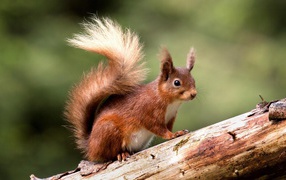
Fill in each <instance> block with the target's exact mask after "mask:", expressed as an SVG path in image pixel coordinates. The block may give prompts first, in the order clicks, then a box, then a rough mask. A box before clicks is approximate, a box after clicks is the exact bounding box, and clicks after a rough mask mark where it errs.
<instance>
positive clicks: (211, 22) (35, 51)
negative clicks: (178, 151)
mask: <svg viewBox="0 0 286 180" xmlns="http://www.w3.org/2000/svg"><path fill="white" fill-rule="evenodd" d="M285 12H286V1H283V0H277V1H267V0H233V1H228V0H221V1H205V0H204V1H201V0H190V1H189V0H177V1H171V0H157V1H154V0H145V1H141V2H139V1H132V0H122V1H116V0H109V1H104V0H99V1H92V0H83V1H76V0H64V1H57V0H50V1H46V0H38V1H32V0H26V1H7V0H3V1H1V3H0V86H1V87H0V123H1V124H0V179H28V178H29V175H30V174H32V173H34V174H35V175H37V176H39V177H49V176H51V175H54V174H57V173H61V172H64V171H66V170H71V169H74V168H75V167H76V166H77V164H78V162H79V161H80V160H81V159H82V156H81V154H80V152H79V151H78V150H76V149H75V144H74V141H73V137H72V134H71V132H70V131H69V130H68V129H67V128H66V127H65V126H66V125H67V124H68V123H67V122H66V121H65V120H64V118H63V110H64V106H65V101H66V99H67V94H68V91H69V89H70V88H71V87H72V86H73V84H75V83H76V82H78V81H79V80H80V78H81V76H82V74H83V72H84V71H85V72H86V71H88V70H89V69H90V68H91V67H92V66H93V65H95V63H96V61H97V60H100V59H102V57H101V56H98V55H94V54H92V53H88V52H84V51H83V50H79V49H75V48H72V47H70V46H68V45H67V43H66V39H67V38H70V37H72V35H73V34H74V33H79V32H81V26H80V25H79V24H80V23H82V22H83V21H84V20H87V19H88V18H89V17H90V16H91V15H92V14H97V15H98V16H109V17H111V18H112V19H115V20H116V21H118V22H119V23H120V24H121V25H122V26H124V27H129V28H131V29H132V30H133V31H135V32H137V33H138V34H139V35H140V37H141V42H143V43H144V46H145V49H144V50H145V53H146V56H145V59H146V60H147V61H148V64H147V65H148V67H150V68H151V71H150V74H149V79H148V81H151V80H153V79H154V78H155V77H156V76H157V75H158V73H159V61H158V60H157V54H158V51H159V48H160V46H161V45H164V46H166V47H168V49H169V50H170V52H171V55H172V56H173V59H174V61H175V65H176V66H184V65H185V59H186V55H187V53H188V51H189V48H190V47H191V46H194V47H195V48H196V52H197V62H196V65H195V68H194V70H193V75H194V77H195V78H196V82H197V88H198V92H199V94H198V97H197V98H196V99H195V100H194V101H192V102H189V103H185V104H184V105H183V106H182V107H181V109H180V111H179V114H178V118H177V121H176V123H175V129H174V130H178V129H185V128H187V129H189V130H192V131H193V130H196V129H199V128H201V127H204V126H207V125H210V124H214V123H216V122H218V121H222V120H224V119H227V118H230V117H232V116H235V115H238V114H241V113H244V112H246V111H249V110H251V109H252V108H254V107H255V104H257V103H258V102H259V101H260V99H259V96H258V95H262V96H263V97H264V98H265V99H266V100H273V99H281V98H285V97H286V93H285V89H286V81H285V79H286V75H285V67H286V61H285V54H286V18H285V17H286V16H285Z"/></svg>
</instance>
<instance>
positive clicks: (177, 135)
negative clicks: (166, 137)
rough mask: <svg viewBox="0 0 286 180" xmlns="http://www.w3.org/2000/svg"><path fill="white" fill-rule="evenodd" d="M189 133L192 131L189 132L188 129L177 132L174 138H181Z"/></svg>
mask: <svg viewBox="0 0 286 180" xmlns="http://www.w3.org/2000/svg"><path fill="white" fill-rule="evenodd" d="M189 132H190V131H189V130H187V129H184V130H180V131H177V132H175V133H174V137H173V138H176V137H179V136H182V135H185V134H188V133H189Z"/></svg>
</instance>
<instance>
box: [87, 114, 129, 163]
mask: <svg viewBox="0 0 286 180" xmlns="http://www.w3.org/2000/svg"><path fill="white" fill-rule="evenodd" d="M122 136H123V134H122V132H121V131H120V130H119V129H118V128H117V126H116V124H115V123H114V122H113V121H110V120H107V119H100V120H97V121H96V123H95V124H94V125H93V128H92V131H91V134H90V137H89V143H88V146H89V147H88V152H87V157H88V159H89V160H90V161H96V162H107V161H113V160H116V159H118V156H117V155H118V154H120V153H121V152H123V151H122V142H123V137H122ZM121 154H122V153H121ZM121 157H122V158H123V159H124V158H125V157H128V154H125V156H121ZM125 159H126V158H125Z"/></svg>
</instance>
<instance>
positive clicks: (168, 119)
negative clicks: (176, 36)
mask: <svg viewBox="0 0 286 180" xmlns="http://www.w3.org/2000/svg"><path fill="white" fill-rule="evenodd" d="M84 29H85V34H77V35H75V36H74V37H73V38H72V39H69V40H68V42H69V43H70V44H71V45H73V46H75V47H77V48H81V49H84V50H87V51H91V52H95V53H98V54H101V55H103V56H105V57H106V58H107V59H108V61H107V63H102V62H101V63H99V64H98V66H97V67H96V68H93V69H92V70H91V71H90V72H89V73H88V74H86V75H84V77H83V79H82V80H81V82H80V83H79V84H77V85H76V86H75V87H74V88H73V89H72V91H71V92H70V95H69V100H68V102H67V106H66V111H65V115H66V118H67V120H68V121H69V122H70V123H71V125H72V128H73V131H74V134H75V137H76V142H77V146H78V148H79V149H81V150H82V151H83V152H84V153H85V156H86V158H87V159H88V160H90V161H96V162H107V161H110V160H116V159H118V160H120V161H121V160H126V159H127V158H128V157H130V155H131V154H133V153H135V152H138V151H140V150H143V149H145V148H147V147H148V145H149V144H150V142H151V140H152V138H153V137H154V136H155V135H156V136H160V137H162V138H163V139H172V138H175V137H178V136H181V135H184V134H186V133H187V132H188V131H187V130H181V131H177V132H175V133H173V132H172V128H173V124H174V121H175V118H176V114H177V109H178V108H179V106H180V104H181V103H182V102H183V101H188V100H192V99H194V98H195V96H196V94H197V91H196V87H195V80H194V78H193V77H192V76H191V74H190V71H191V70H192V69H193V67H194V63H195V52H194V49H193V48H191V50H190V52H189V54H188V56H187V65H186V67H185V68H176V67H174V66H173V61H172V57H171V55H170V53H169V52H168V50H167V49H166V48H163V49H162V52H161V57H160V58H161V73H160V75H159V76H158V78H156V79H155V80H154V81H153V82H150V83H148V84H142V81H144V80H145V79H146V75H147V69H146V68H145V67H144V62H142V59H143V53H142V44H140V42H139V38H138V36H137V35H136V34H135V33H133V32H131V31H130V30H129V29H126V30H123V29H122V28H121V26H120V25H119V24H118V23H116V22H114V21H112V20H110V19H109V18H97V17H94V18H92V20H91V21H90V22H88V23H85V24H84Z"/></svg>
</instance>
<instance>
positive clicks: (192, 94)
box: [190, 90, 197, 99]
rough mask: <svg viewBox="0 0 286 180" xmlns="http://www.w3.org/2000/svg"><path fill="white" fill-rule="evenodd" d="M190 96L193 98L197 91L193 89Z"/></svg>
mask: <svg viewBox="0 0 286 180" xmlns="http://www.w3.org/2000/svg"><path fill="white" fill-rule="evenodd" d="M190 96H191V99H194V98H195V97H196V96H197V91H196V90H193V91H192V92H191V94H190Z"/></svg>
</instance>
